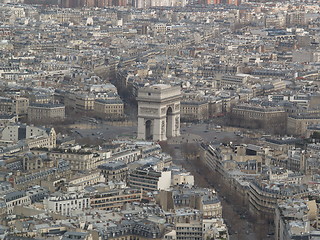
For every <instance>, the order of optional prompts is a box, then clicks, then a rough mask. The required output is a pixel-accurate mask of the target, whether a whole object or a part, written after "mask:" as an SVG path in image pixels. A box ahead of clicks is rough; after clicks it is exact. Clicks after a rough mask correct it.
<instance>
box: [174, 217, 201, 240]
mask: <svg viewBox="0 0 320 240" xmlns="http://www.w3.org/2000/svg"><path fill="white" fill-rule="evenodd" d="M175 230H176V234H177V235H176V239H177V240H182V239H184V240H202V224H201V222H200V221H195V222H190V223H177V224H175Z"/></svg>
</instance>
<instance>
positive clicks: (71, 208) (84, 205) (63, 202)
mask: <svg viewBox="0 0 320 240" xmlns="http://www.w3.org/2000/svg"><path fill="white" fill-rule="evenodd" d="M43 204H44V207H45V209H47V210H48V211H51V212H54V213H58V214H61V215H64V216H70V215H72V213H74V212H75V211H76V210H80V211H81V210H84V209H89V208H90V198H89V197H87V196H85V195H84V194H82V193H67V194H57V195H56V196H50V197H49V198H47V199H44V200H43Z"/></svg>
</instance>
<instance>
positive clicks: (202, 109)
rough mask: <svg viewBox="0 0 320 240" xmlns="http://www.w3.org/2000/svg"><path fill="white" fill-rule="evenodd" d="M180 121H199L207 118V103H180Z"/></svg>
mask: <svg viewBox="0 0 320 240" xmlns="http://www.w3.org/2000/svg"><path fill="white" fill-rule="evenodd" d="M180 114H181V119H182V120H184V121H201V120H207V119H208V117H209V104H208V102H196V101H182V102H181V110H180Z"/></svg>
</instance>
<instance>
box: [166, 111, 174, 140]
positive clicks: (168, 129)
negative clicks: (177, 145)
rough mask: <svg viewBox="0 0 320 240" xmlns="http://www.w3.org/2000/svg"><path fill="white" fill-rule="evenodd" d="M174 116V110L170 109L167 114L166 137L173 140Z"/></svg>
mask: <svg viewBox="0 0 320 240" xmlns="http://www.w3.org/2000/svg"><path fill="white" fill-rule="evenodd" d="M173 124H174V123H173V114H172V108H171V107H168V109H167V114H166V137H167V138H171V137H172V136H173Z"/></svg>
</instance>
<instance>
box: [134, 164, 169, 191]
mask: <svg viewBox="0 0 320 240" xmlns="http://www.w3.org/2000/svg"><path fill="white" fill-rule="evenodd" d="M128 184H129V186H130V187H132V188H138V189H143V190H144V191H157V190H166V189H168V188H169V187H170V185H171V171H163V172H158V171H155V170H153V169H136V170H133V171H132V172H131V173H130V174H129V176H128Z"/></svg>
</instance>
